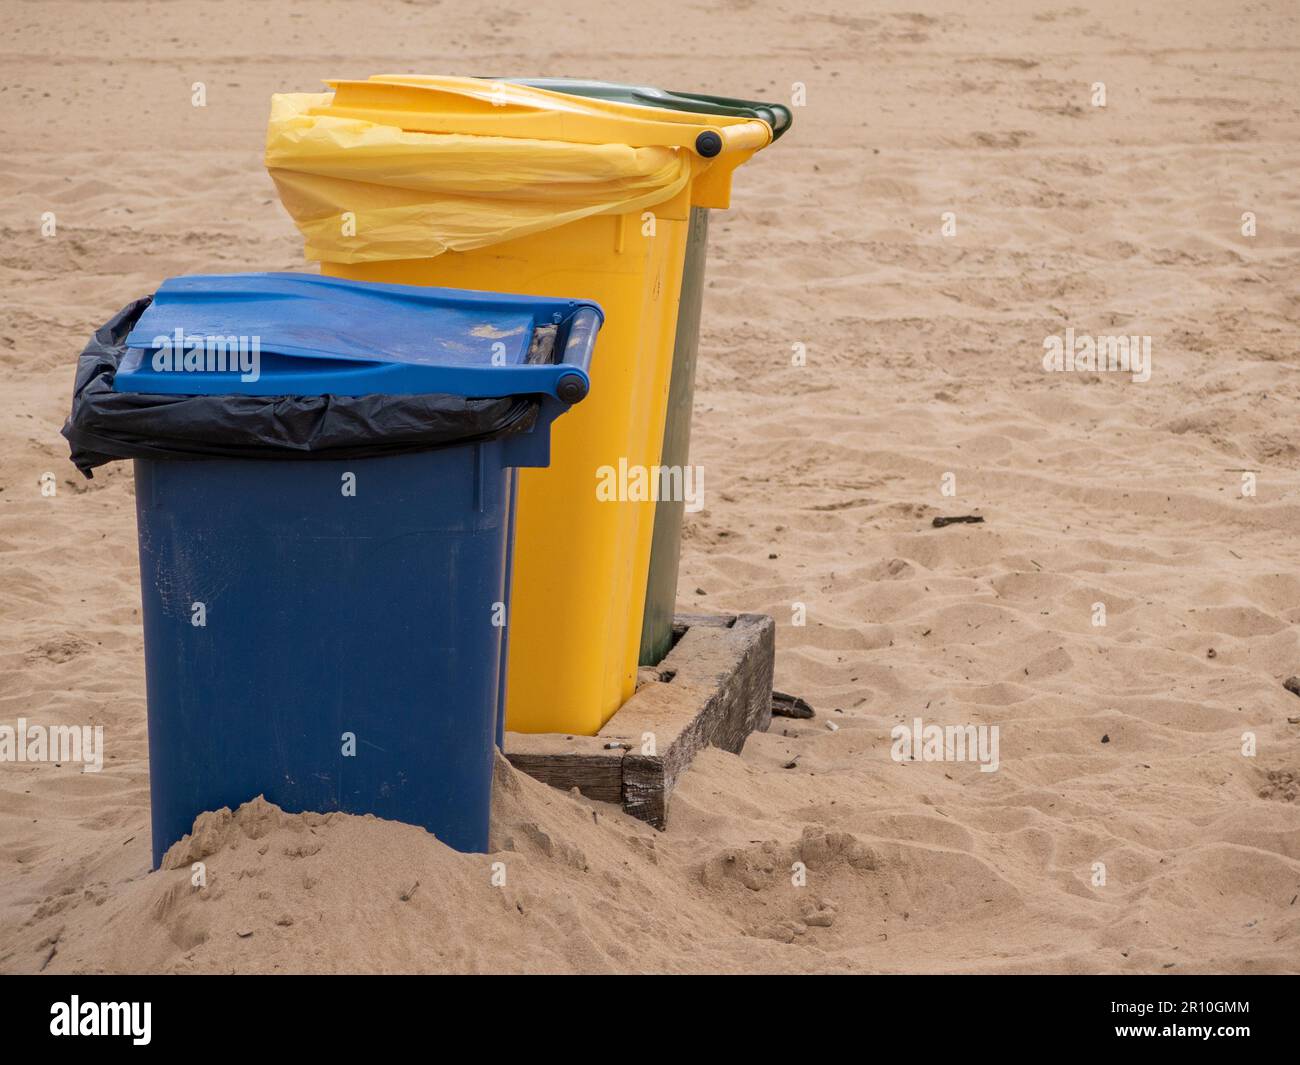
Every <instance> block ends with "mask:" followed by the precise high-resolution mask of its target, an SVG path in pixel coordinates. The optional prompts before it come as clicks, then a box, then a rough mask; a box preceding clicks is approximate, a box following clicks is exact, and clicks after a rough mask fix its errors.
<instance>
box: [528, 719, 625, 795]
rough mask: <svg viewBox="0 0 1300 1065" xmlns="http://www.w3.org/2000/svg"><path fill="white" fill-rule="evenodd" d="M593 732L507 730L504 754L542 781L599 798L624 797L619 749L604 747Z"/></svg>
mask: <svg viewBox="0 0 1300 1065" xmlns="http://www.w3.org/2000/svg"><path fill="white" fill-rule="evenodd" d="M607 742H608V741H606V740H601V739H597V738H596V737H595V736H563V735H558V734H554V733H542V734H537V735H529V734H526V733H522V732H507V733H506V746H505V754H506V757H507V758H508V759H509V760H510V764H511V765H513V766H514V767H515V768H516V769H518V770H520V771H522V772H524V773H527V774H528V775H529V776H530V777H536V778H537V779H538V780H540V781H541V782H542V783H543V784H550V785H551V786H552V787H556V788H560V789H561V790H563V791H568V790H569V789H570V788H577V789H578V790H579V791H580V792H582V794H583V795H585V796H586V797H587V798H589V799H595V800H596V801H598V802H616V803H621V802H622V801H623V768H622V762H623V755H624V751H623V750H622V749H616V750H607V749H606V748H605V744H606V743H607Z"/></svg>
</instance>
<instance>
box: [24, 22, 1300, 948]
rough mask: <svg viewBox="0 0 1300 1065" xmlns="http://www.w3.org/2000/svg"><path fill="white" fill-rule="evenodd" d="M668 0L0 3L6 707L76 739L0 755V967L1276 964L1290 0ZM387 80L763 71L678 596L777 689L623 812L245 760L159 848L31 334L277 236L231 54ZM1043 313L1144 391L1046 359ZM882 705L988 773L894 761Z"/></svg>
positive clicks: (110, 563)
mask: <svg viewBox="0 0 1300 1065" xmlns="http://www.w3.org/2000/svg"><path fill="white" fill-rule="evenodd" d="M675 7H676V11H675V12H674V13H673V15H672V18H671V19H670V20H668V19H664V20H663V21H664V22H669V23H670V25H671V32H669V33H668V34H665V33H664V32H663V31H662V29H661V28H659V27H660V26H661V25H662V23H661V19H660V18H659V17H657V16H656V15H655V14H654V10H655V8H654V6H653V5H636V4H629V5H621V4H619V5H614V4H611V5H573V6H572V7H570V8H569V9H568V10H567V12H566V10H564V8H563V5H561V4H560V3H558V2H557V0H540V2H538V3H534V4H529V5H515V6H514V8H512V9H510V10H505V9H499V10H496V11H494V12H492V13H488V14H484V13H482V11H481V9H479V8H478V7H476V6H474V7H461V6H460V5H454V4H450V3H443V4H429V5H414V4H403V3H368V4H366V5H352V4H345V3H341V2H330V0H322V2H319V3H313V4H311V5H309V6H303V7H301V8H297V9H293V8H290V6H289V5H264V4H255V3H251V2H237V3H233V4H228V5H222V6H220V7H215V6H213V5H210V4H205V3H199V2H196V0H179V2H176V3H171V4H165V5H149V4H125V3H116V4H105V5H85V4H74V3H71V2H63V0H52V2H49V3H43V4H41V5H20V4H9V5H5V6H4V8H3V10H0V29H2V30H3V37H4V40H5V52H6V55H5V69H6V77H5V81H4V84H3V85H0V128H2V130H3V136H4V145H5V152H4V156H3V158H0V224H2V225H3V234H4V243H5V254H4V256H3V263H2V265H0V276H2V277H3V282H4V291H5V294H6V296H7V298H6V300H5V301H4V305H3V308H0V367H2V368H3V373H4V380H5V387H4V388H3V389H0V724H9V725H13V724H14V723H15V722H16V720H17V718H19V717H25V718H26V719H28V721H30V722H33V723H40V724H44V725H50V724H72V723H76V724H92V725H102V726H104V729H105V735H106V744H107V749H106V756H105V764H104V769H103V771H102V772H100V773H97V774H95V773H83V772H81V767H80V766H78V765H74V764H62V765H58V766H55V765H52V764H48V763H46V764H31V763H21V764H14V763H0V970H2V971H5V972H35V971H41V970H43V971H46V972H65V971H79V972H81V971H96V972H97V971H112V972H117V971H168V972H171V971H175V972H213V971H217V972H225V971H302V970H311V971H354V970H361V971H385V972H388V971H392V972H397V971H456V972H475V971H529V972H538V971H545V972H629V971H653V972H660V971H699V970H709V971H735V972H767V971H783V972H814V971H817V972H821V971H831V972H842V971H855V972H1008V971H1034V972H1048V971H1051V972H1057V971H1065V972H1099V971H1100V972H1116V971H1120V972H1172V973H1180V972H1206V971H1214V972H1282V971H1288V972H1295V971H1297V970H1300V901H1297V896H1298V895H1300V809H1298V807H1297V790H1298V788H1300V721H1298V719H1300V698H1297V697H1296V696H1295V695H1293V694H1291V693H1290V692H1288V691H1286V690H1284V688H1283V686H1282V683H1283V681H1284V680H1285V679H1286V678H1287V677H1288V676H1291V675H1293V674H1297V673H1300V641H1298V640H1297V622H1300V539H1298V538H1297V536H1296V530H1297V529H1300V434H1298V433H1297V430H1296V422H1297V417H1296V415H1297V410H1300V406H1298V401H1300V372H1298V369H1300V367H1298V362H1297V345H1296V336H1297V317H1298V316H1300V307H1298V306H1297V297H1296V291H1297V288H1296V280H1297V276H1298V275H1297V266H1298V265H1300V214H1298V209H1297V201H1296V196H1295V174H1296V173H1297V170H1298V169H1300V148H1298V147H1297V133H1300V113H1298V110H1297V108H1298V105H1297V99H1298V98H1300V97H1298V94H1297V88H1298V82H1300V77H1298V76H1297V73H1296V65H1295V51H1296V45H1297V43H1298V32H1297V18H1298V16H1297V14H1296V12H1295V8H1294V5H1291V4H1288V3H1284V2H1280V0H1279V2H1270V3H1249V4H1247V3H1239V2H1238V3H1223V2H1220V0H1192V2H1189V3H1184V4H1179V5H1172V6H1171V5H1149V7H1148V9H1146V10H1143V11H1135V10H1134V9H1133V6H1132V5H1131V4H1129V3H1123V2H1118V0H1106V2H1103V3H1099V4H1094V5H1089V6H1088V7H1087V8H1084V7H1082V6H1067V5H1065V4H1062V5H1061V6H1053V5H1051V4H1045V5H1041V6H1031V5H1028V4H1021V3H1017V2H1014V0H990V2H988V3H985V4H981V5H978V6H972V5H970V4H967V3H958V2H955V0H949V2H944V3H927V4H926V5H924V11H923V12H922V11H921V10H918V9H919V8H920V7H921V5H919V4H912V5H910V6H909V5H906V4H903V5H878V4H871V5H866V4H861V3H849V2H847V0H841V2H838V3H834V2H827V0H815V2H814V3H812V4H810V5H802V6H801V8H800V10H799V13H798V15H797V16H793V15H791V14H789V13H788V12H789V10H790V9H789V8H788V5H786V6H783V5H776V4H762V3H753V2H743V0H729V2H722V3H714V4H685V3H679V4H677V5H675ZM380 71H383V72H397V71H424V72H450V73H496V72H500V71H529V72H533V71H536V72H546V73H553V74H565V75H587V76H593V77H604V78H609V79H614V80H623V81H637V82H643V83H650V84H660V85H664V86H667V87H671V88H694V89H699V90H705V91H713V92H720V93H726V94H730V95H736V96H749V97H769V98H772V99H788V97H789V92H790V86H791V85H792V83H794V82H801V83H803V84H804V85H805V86H806V91H807V105H806V106H804V107H800V108H798V109H797V110H796V113H795V128H794V130H793V132H792V133H790V134H789V135H788V136H787V137H786V138H785V139H784V140H782V141H781V142H780V143H779V144H777V145H776V146H774V147H773V148H772V149H771V150H770V151H767V152H765V153H763V154H762V155H760V156H759V157H758V158H756V159H755V160H754V161H752V162H751V163H750V164H748V165H747V166H746V167H745V168H744V170H743V171H741V172H740V174H739V175H738V177H737V181H736V192H735V198H734V203H735V206H734V209H733V210H732V211H731V212H729V213H727V214H718V215H715V216H714V220H713V221H714V225H713V229H712V235H711V238H710V240H711V245H710V262H709V271H708V278H709V280H708V283H707V284H708V288H707V297H706V303H705V309H704V326H703V335H702V344H701V366H700V372H699V385H698V395H697V409H696V415H695V434H694V440H693V452H692V459H693V461H695V462H697V463H700V464H702V465H703V466H704V467H705V469H706V471H707V486H708V488H707V496H706V507H705V509H704V511H702V512H701V513H699V514H695V515H690V516H688V518H687V521H688V525H687V529H686V536H685V546H684V559H683V566H682V577H681V583H680V589H679V592H680V599H681V604H682V606H683V607H684V608H688V609H692V610H709V611H715V610H716V611H723V610H745V611H755V612H766V613H770V614H772V615H773V616H774V617H775V618H776V620H777V624H778V637H777V639H778V655H777V686H778V687H779V688H781V689H783V690H786V691H791V692H796V693H798V694H800V695H802V696H804V697H805V698H807V699H808V700H809V701H810V702H811V703H812V704H813V705H814V706H815V707H816V708H817V709H818V716H817V717H816V718H814V719H813V720H811V721H798V722H793V721H779V720H778V722H777V723H776V724H775V725H774V727H773V729H772V730H771V731H770V732H769V733H767V734H766V735H756V736H754V737H753V738H752V739H751V741H750V743H749V744H748V746H747V747H746V748H745V751H744V753H743V754H742V755H741V756H734V755H730V754H724V753H721V752H718V751H708V752H706V753H705V754H704V755H703V756H702V757H700V758H699V759H698V760H697V761H696V763H695V764H694V765H693V766H692V768H691V769H690V770H689V771H688V772H687V773H686V774H685V775H684V776H683V778H682V779H681V781H680V783H679V785H678V790H677V792H676V794H675V796H674V800H673V807H672V811H671V824H670V825H669V828H668V830H667V831H666V832H663V833H657V832H655V831H653V830H651V829H650V828H648V827H646V826H644V825H642V824H639V823H637V822H635V821H631V820H629V819H628V818H626V817H625V816H624V815H623V814H622V813H621V812H619V811H618V810H616V809H614V808H612V807H607V806H603V805H601V804H592V803H590V802H588V801H586V800H584V799H581V798H575V797H573V796H570V795H567V794H563V793H560V792H557V791H554V790H551V789H548V788H546V787H544V786H542V785H540V784H538V783H536V782H535V781H532V780H531V779H529V778H526V777H521V776H518V775H516V774H514V773H513V772H512V771H510V770H509V769H508V767H502V768H501V770H500V773H499V781H498V789H497V802H496V808H495V811H494V824H493V834H494V837H493V838H494V847H495V848H496V851H495V853H493V854H491V855H485V856H484V855H477V856H476V855H461V854H457V853H455V852H453V851H450V850H449V849H448V848H446V847H445V846H444V845H442V844H441V843H439V842H438V841H437V840H435V839H433V838H432V837H430V836H429V835H428V834H427V833H425V832H423V831H422V830H420V829H416V828H412V827H410V826H403V825H397V824H392V823H386V822H381V821H376V820H373V819H367V818H357V817H349V816H344V815H338V814H335V815H332V816H329V817H322V816H317V815H302V816H296V817H293V816H288V815H285V814H283V813H281V812H280V811H278V810H275V809H274V808H271V807H268V806H267V805H266V804H265V803H256V802H255V803H252V804H250V805H248V806H246V807H244V808H242V809H241V810H239V811H238V812H235V813H230V812H225V813H221V812H216V813H213V814H210V815H205V817H204V818H203V819H201V823H200V825H199V831H198V833H197V835H196V836H195V837H194V839H193V840H191V841H189V842H188V843H187V844H185V847H187V848H190V852H192V853H190V852H187V853H186V854H185V855H184V856H185V857H193V856H194V855H195V854H202V857H201V859H199V860H201V861H203V862H204V863H205V865H206V869H207V886H206V887H204V888H202V889H199V888H194V887H191V885H190V879H191V873H190V870H189V863H188V862H187V861H182V860H181V858H182V856H181V855H177V856H174V860H175V861H178V862H181V865H182V867H181V868H170V869H164V870H162V871H161V872H158V873H153V874H150V873H149V872H148V864H149V843H148V839H149V824H148V802H149V797H148V769H149V766H148V757H147V746H146V731H145V702H144V677H143V661H142V657H141V632H140V617H139V595H138V579H139V577H138V571H137V562H136V555H135V522H134V510H133V500H132V480H131V471H130V468H129V466H128V465H126V464H118V465H116V466H114V467H110V468H107V469H105V470H103V471H101V472H100V473H99V474H98V475H97V476H96V478H95V479H94V480H93V481H91V482H85V481H83V480H82V479H81V478H80V477H79V476H78V475H77V473H76V472H75V470H74V469H73V468H72V467H71V465H70V464H69V463H68V460H67V448H66V446H65V444H64V442H63V440H62V439H61V437H60V436H59V432H58V430H59V427H60V425H61V423H62V421H63V418H64V416H65V414H66V410H67V406H68V400H69V394H70V386H71V381H72V372H73V364H74V360H75V356H76V354H77V352H78V351H79V350H80V348H81V344H82V342H83V341H84V339H85V337H86V336H87V335H88V334H89V333H90V331H91V330H92V329H93V328H94V327H95V326H97V325H98V324H100V323H101V322H102V321H104V320H105V319H106V318H108V317H109V316H110V315H111V314H112V313H113V312H114V311H116V310H117V309H118V308H119V307H120V306H122V305H123V304H125V303H126V302H128V301H129V300H131V299H133V298H135V297H137V296H140V295H142V294H144V293H147V292H150V291H152V290H153V288H154V287H156V285H157V284H158V283H159V282H160V281H161V280H162V279H163V278H164V277H166V276H169V275H173V274H179V273H187V272H202V271H209V272H212V271H235V270H244V269H303V268H305V265H304V264H303V262H302V261H301V259H300V251H299V248H300V245H299V239H298V236H297V234H296V232H295V230H294V229H293V226H292V225H291V223H290V222H289V220H288V218H287V217H286V216H285V215H284V214H283V212H282V211H281V210H280V208H279V205H278V203H277V202H276V199H275V196H274V192H273V190H272V187H271V183H270V181H269V179H268V178H267V177H266V176H265V174H264V172H263V170H262V167H261V161H260V150H261V139H262V135H263V129H264V124H265V118H266V110H267V101H268V98H269V95H270V94H271V93H272V92H274V91H281V90H295V89H298V90H311V89H314V88H315V87H316V85H317V84H318V81H319V79H321V78H323V77H326V76H337V75H345V76H365V75H367V74H369V73H373V72H380ZM200 81H201V82H204V84H205V87H206V93H207V106H206V107H203V108H196V107H193V106H192V105H191V94H192V91H193V90H192V86H193V84H194V83H195V82H200ZM1096 82H1104V83H1105V86H1106V105H1105V106H1104V107H1096V106H1093V104H1092V102H1091V99H1092V93H1093V88H1092V87H1093V84H1094V83H1096ZM1247 211H1249V212H1253V213H1254V214H1255V217H1256V227H1257V228H1256V232H1255V235H1254V236H1247V235H1244V234H1243V232H1242V214H1243V212H1247ZM45 212H54V214H55V218H56V223H57V232H56V234H55V235H54V236H50V237H43V236H42V235H41V231H40V227H41V219H42V215H43V214H44V213H45ZM944 212H953V214H954V216H955V219H954V221H955V226H956V230H955V233H953V234H952V235H950V236H945V235H944V234H943V232H942V230H941V226H942V224H943V217H942V216H943V214H944ZM1067 328H1072V329H1073V330H1074V331H1075V333H1076V334H1079V335H1084V334H1086V335H1112V334H1116V335H1139V336H1150V337H1151V338H1152V340H1151V343H1152V364H1151V376H1150V380H1149V381H1146V382H1145V383H1140V382H1135V381H1133V380H1131V378H1130V376H1129V375H1123V374H1118V373H1109V372H1107V373H1089V372H1073V373H1064V372H1063V373H1048V372H1045V371H1044V369H1043V366H1042V357H1043V353H1044V347H1043V343H1044V339H1045V338H1046V337H1049V336H1064V334H1065V330H1066V329H1067ZM796 344H800V345H804V350H805V351H806V365H803V366H795V365H792V364H791V356H792V348H793V345H796ZM1242 471H1250V472H1253V473H1254V478H1255V488H1256V491H1255V494H1254V495H1253V496H1247V495H1243V492H1242V484H1243V472H1242ZM47 473H48V474H51V475H52V477H51V478H49V479H47V480H50V481H52V482H53V483H54V484H55V486H56V488H57V492H56V494H54V495H53V496H49V495H43V494H42V490H41V488H42V478H43V475H45V474H47ZM945 474H952V475H953V478H952V479H947V480H946V479H945ZM953 480H955V495H944V494H943V489H944V485H945V484H947V483H952V481H953ZM970 513H978V514H981V515H983V516H984V517H985V519H986V521H985V522H984V523H983V524H980V525H954V526H949V527H947V528H942V529H935V528H933V527H932V525H931V519H932V518H933V517H934V516H936V515H954V514H970ZM1096 603H1104V604H1105V607H1106V619H1107V624H1106V625H1105V626H1104V627H1100V626H1096V625H1094V624H1092V619H1093V618H1094V617H1095V616H1096V612H1095V608H1094V604H1096ZM797 604H802V606H803V609H804V612H805V614H806V624H804V625H796V624H793V621H794V620H795V614H796V609H797V606H796V605H797ZM915 717H922V718H923V719H924V720H925V721H926V722H927V723H935V724H940V725H945V724H967V723H970V724H984V725H990V726H991V725H997V726H998V728H999V733H1000V765H999V768H998V770H997V771H996V772H991V773H982V772H980V770H979V767H978V766H977V765H974V764H972V763H969V762H966V763H945V762H924V761H916V762H904V763H899V762H896V761H895V760H893V759H892V758H891V756H890V751H891V735H890V730H891V728H892V727H893V726H895V725H896V724H899V723H910V722H911V721H912V720H913V719H914V718H915ZM828 722H830V723H834V724H835V725H837V726H838V728H837V729H835V730H832V729H830V728H828V727H827V725H828ZM1244 734H1250V736H1252V737H1253V742H1254V744H1255V748H1254V753H1253V754H1251V755H1246V754H1243V743H1244V742H1246V741H1244V740H1243V735H1244ZM791 763H793V768H787V767H788V766H789V765H790V764H791ZM250 798H251V797H250ZM497 862H500V863H502V864H503V866H504V870H505V878H506V879H505V883H504V884H494V883H493V878H494V870H493V865H494V863H497ZM795 862H803V863H804V864H805V865H806V867H807V870H808V882H807V886H806V887H802V888H796V887H795V886H793V885H792V884H791V881H790V875H791V874H790V867H791V865H792V864H794V863H795ZM1097 863H1101V864H1103V865H1104V866H1105V871H1106V880H1105V884H1104V885H1098V884H1096V883H1095V880H1096V874H1095V870H1096V868H1097ZM498 872H499V870H498ZM498 879H499V877H498ZM417 884H418V887H416V886H415V885H417Z"/></svg>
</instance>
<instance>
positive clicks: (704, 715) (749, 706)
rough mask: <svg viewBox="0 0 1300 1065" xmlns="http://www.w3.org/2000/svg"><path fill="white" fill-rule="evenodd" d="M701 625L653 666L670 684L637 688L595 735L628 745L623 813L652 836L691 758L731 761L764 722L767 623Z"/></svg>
mask: <svg viewBox="0 0 1300 1065" xmlns="http://www.w3.org/2000/svg"><path fill="white" fill-rule="evenodd" d="M709 620H710V624H700V623H697V622H696V621H695V620H694V619H693V618H692V619H690V624H689V627H688V628H687V630H686V632H685V633H684V634H683V636H682V637H681V639H679V640H678V641H677V643H676V645H675V646H674V647H673V649H672V650H671V651H670V652H669V653H668V655H667V657H665V659H664V660H663V662H661V663H660V665H659V668H660V671H661V672H663V673H665V674H670V675H671V676H672V680H670V681H668V682H666V683H658V684H654V683H652V684H646V685H644V686H643V687H641V688H640V689H639V690H638V691H637V693H636V695H634V696H633V697H632V698H631V699H629V700H628V701H627V703H626V704H625V705H624V706H623V707H621V708H620V709H619V711H618V713H616V714H615V715H614V716H613V717H612V718H610V720H609V722H608V723H607V724H606V726H605V728H604V729H602V730H601V732H600V736H601V737H602V738H605V739H613V740H622V741H625V742H627V743H628V744H629V745H630V747H631V749H630V750H629V751H628V753H627V754H626V755H625V756H624V758H623V808H624V809H625V810H626V811H627V812H628V813H630V814H631V815H632V816H633V817H637V818H640V819H641V820H643V821H647V822H649V823H650V824H652V825H654V826H655V827H656V828H663V827H664V826H665V825H666V823H667V817H668V800H669V798H670V797H671V795H672V790H673V787H674V786H675V785H676V783H677V778H678V776H679V775H680V774H681V773H682V772H683V771H684V770H685V769H686V767H687V766H689V765H690V763H691V762H692V760H694V758H695V755H696V754H697V753H698V752H699V751H701V750H703V749H704V748H705V747H720V748H721V749H722V750H725V751H730V752H732V753H733V754H739V753H740V751H741V749H742V748H743V747H744V745H745V740H746V739H747V738H748V736H749V734H750V733H751V732H754V731H756V730H765V729H766V728H767V727H768V725H769V724H770V723H771V720H772V666H773V658H774V654H775V647H776V642H775V625H774V624H773V622H772V619H771V618H768V617H764V616H762V615H756V614H742V615H740V616H739V617H736V618H725V619H718V618H711V619H709ZM718 621H725V622H729V624H717V622H718ZM647 739H652V741H653V743H652V745H651V744H647V742H646V741H647Z"/></svg>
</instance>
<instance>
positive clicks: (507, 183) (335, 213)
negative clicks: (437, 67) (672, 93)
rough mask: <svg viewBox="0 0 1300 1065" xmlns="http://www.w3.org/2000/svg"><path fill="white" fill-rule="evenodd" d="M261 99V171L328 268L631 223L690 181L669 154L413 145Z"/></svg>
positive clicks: (458, 138)
mask: <svg viewBox="0 0 1300 1065" xmlns="http://www.w3.org/2000/svg"><path fill="white" fill-rule="evenodd" d="M331 99H332V94H330V93H282V94H277V95H275V96H273V97H272V102H271V121H270V126H269V128H268V131H267V140H266V165H267V169H268V170H269V171H270V173H271V177H272V178H273V179H274V181H275V184H276V187H277V189H278V190H279V193H280V200H281V202H282V203H283V204H284V206H285V209H286V210H287V211H288V212H289V214H290V215H291V216H292V218H293V220H294V222H296V223H297V225H298V228H299V229H300V230H301V231H302V234H303V237H304V238H305V241H306V247H305V249H304V251H305V254H306V257H307V258H308V259H317V260H322V261H325V262H336V263H364V262H378V261H382V260H389V259H415V258H429V257H431V256H434V255H439V254H441V253H442V252H444V251H448V250H453V251H471V250H474V249H476V248H483V247H487V246H488V245H491V244H497V243H500V242H502V241H507V240H513V239H515V238H517V237H523V236H527V235H529V234H531V233H536V232H539V231H541V230H544V229H550V228H553V227H556V226H561V225H564V224H566V223H568V222H574V221H577V220H578V219H580V218H586V217H588V216H590V215H598V214H626V213H630V212H634V211H640V210H641V209H643V208H646V207H651V206H653V205H654V204H657V203H661V202H663V201H665V200H669V199H671V198H673V197H674V196H676V195H678V193H680V192H681V191H682V190H683V189H684V188H685V187H686V185H687V183H688V182H689V181H690V179H691V166H692V162H691V159H690V153H689V152H688V151H686V150H683V149H681V148H677V147H669V146H649V147H642V148H633V147H629V146H628V145H626V144H577V143H571V142H569V141H558V140H528V139H522V138H515V137H495V136H494V137H487V136H474V135H470V134H444V133H418V132H411V131H407V130H404V129H401V128H400V127H398V126H393V125H384V124H380V123H376V122H371V121H367V120H365V119H361V118H344V117H337V116H334V115H327V114H313V113H311V112H312V111H313V109H319V108H321V107H325V106H327V105H328V104H329V102H330V101H331Z"/></svg>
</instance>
